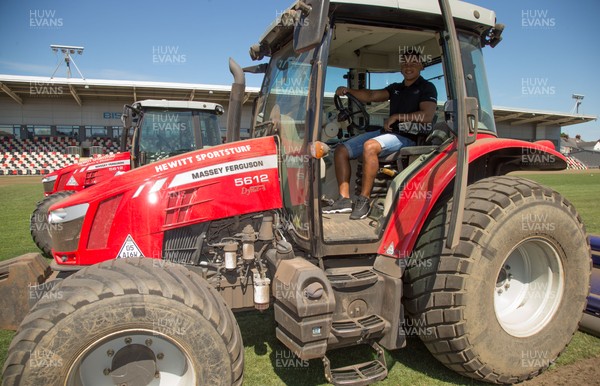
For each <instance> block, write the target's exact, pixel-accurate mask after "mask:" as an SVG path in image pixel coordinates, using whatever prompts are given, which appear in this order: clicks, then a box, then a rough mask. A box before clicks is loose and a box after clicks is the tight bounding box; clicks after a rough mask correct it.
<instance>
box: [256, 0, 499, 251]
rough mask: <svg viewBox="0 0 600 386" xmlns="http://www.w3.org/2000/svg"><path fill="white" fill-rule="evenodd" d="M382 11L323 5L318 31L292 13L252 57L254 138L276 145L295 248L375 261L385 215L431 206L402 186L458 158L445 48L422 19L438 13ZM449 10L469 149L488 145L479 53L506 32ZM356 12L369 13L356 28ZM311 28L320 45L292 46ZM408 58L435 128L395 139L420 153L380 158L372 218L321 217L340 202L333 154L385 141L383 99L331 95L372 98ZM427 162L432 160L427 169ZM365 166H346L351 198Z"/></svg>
mask: <svg viewBox="0 0 600 386" xmlns="http://www.w3.org/2000/svg"><path fill="white" fill-rule="evenodd" d="M333 3H336V4H335V5H333ZM379 3H381V4H379ZM387 3H388V2H385V1H380V2H378V4H377V5H373V4H354V3H352V4H351V3H348V2H340V3H337V2H331V4H332V5H331V6H330V13H329V15H328V18H327V20H326V21H322V22H314V19H313V20H310V19H309V18H311V17H312V18H316V17H319V16H317V15H318V14H319V10H318V9H315V5H314V4H313V9H312V10H311V11H310V13H308V15H306V16H304V14H303V12H304V11H303V10H301V9H297V10H296V9H294V8H291V9H290V10H288V12H285V13H284V14H283V16H282V17H281V20H280V23H279V24H276V25H274V26H272V28H270V29H269V30H268V31H267V33H265V35H264V37H263V39H262V40H261V41H260V43H259V44H257V45H255V46H253V48H252V49H251V55H253V56H254V57H255V58H256V59H259V58H261V57H263V56H270V57H271V58H270V61H269V64H268V66H267V67H266V73H265V78H264V83H263V86H262V88H261V92H260V95H259V96H258V99H257V105H256V106H257V107H256V109H255V116H254V122H253V136H254V137H261V136H268V135H277V137H278V138H279V145H280V152H281V153H282V163H281V174H282V180H281V181H282V193H283V199H284V205H285V209H286V211H287V214H288V218H287V220H288V222H289V223H290V227H291V228H292V229H293V234H294V237H295V238H296V242H297V243H298V244H299V245H304V246H305V247H306V248H307V250H311V252H312V253H314V254H316V255H317V256H319V255H343V254H347V253H357V252H360V253H373V252H376V251H377V250H378V248H380V244H381V240H382V237H383V236H384V230H385V228H386V226H387V224H388V222H389V220H390V214H391V213H392V212H394V210H392V209H394V208H393V207H394V206H398V205H403V201H402V200H399V198H401V196H400V195H401V193H402V191H404V194H409V195H410V198H419V197H421V198H424V199H425V200H431V199H432V198H433V197H432V194H433V192H432V191H433V190H434V189H433V187H429V186H424V185H423V186H420V185H418V184H415V183H414V182H413V185H414V186H412V187H408V188H409V189H408V190H411V192H410V193H407V191H408V190H407V189H405V188H406V187H405V186H404V181H406V180H407V179H408V177H412V176H414V175H415V174H416V173H419V172H423V171H426V170H427V169H428V168H431V167H432V165H434V164H435V163H438V161H439V156H440V154H441V153H443V152H444V150H447V153H449V152H450V150H449V149H453V150H456V146H457V141H456V138H457V125H456V123H457V122H456V111H455V108H456V105H455V103H453V102H452V101H453V100H454V99H456V91H455V89H456V88H457V87H458V83H457V82H459V80H458V79H455V77H454V76H453V75H452V68H451V67H450V66H449V63H448V58H449V52H450V49H451V48H450V46H449V44H448V39H446V38H445V36H446V35H445V34H446V32H445V29H444V24H443V20H442V18H441V17H440V16H439V10H438V9H435V10H428V7H431V5H432V4H433V5H434V6H436V5H437V4H435V3H432V4H430V3H427V4H420V3H414V4H413V5H411V8H414V9H398V8H397V6H396V4H395V3H394V4H393V5H392V4H391V3H390V4H389V5H388V4H387ZM454 10H455V21H456V23H457V28H458V42H459V47H458V49H459V50H460V56H461V57H462V68H463V74H462V75H463V76H462V77H461V80H460V81H461V82H462V79H464V84H465V89H466V95H467V96H468V97H470V98H471V103H472V106H474V107H473V108H472V110H473V111H472V113H470V116H471V117H472V118H471V121H470V123H469V124H470V125H471V127H470V129H469V134H468V135H469V136H470V137H471V139H472V140H474V136H475V133H479V135H480V136H481V137H482V138H483V137H490V138H492V137H496V128H495V124H494V118H493V110H492V104H491V99H490V93H489V89H488V85H487V80H486V75H485V68H484V62H483V56H482V52H481V51H482V48H483V47H484V46H485V45H486V44H489V43H490V41H492V40H491V39H495V40H493V41H494V44H495V43H496V41H497V40H498V35H499V33H500V32H501V28H502V27H501V26H496V25H495V15H494V13H493V12H492V11H489V10H485V9H483V8H479V7H476V6H472V5H469V7H468V8H467V7H465V6H463V4H461V3H457V4H456V5H455V6H454ZM428 11H430V12H431V13H428ZM434 12H435V13H437V15H434V14H433V13H434ZM323 15H325V14H323ZM323 15H321V16H322V17H326V16H323ZM357 15H368V16H364V17H363V16H361V17H360V18H358V19H357ZM309 21H311V22H313V23H314V24H311V23H309ZM314 25H320V26H324V31H323V38H322V39H321V40H319V41H317V39H314V41H313V42H312V43H313V44H312V45H310V47H309V46H307V47H299V45H300V44H302V41H300V40H299V39H301V38H302V36H307V35H309V34H311V33H312V32H314V31H313V29H315V27H314ZM318 32H319V31H317V34H318ZM303 34H304V35H303ZM408 52H411V53H413V54H415V55H416V56H417V57H418V60H419V62H420V63H421V64H422V67H423V69H422V71H421V74H420V75H421V77H423V78H424V79H425V80H427V81H429V82H432V83H433V85H434V86H435V88H436V89H437V95H438V101H437V102H438V109H437V113H436V116H435V118H434V120H433V121H431V122H427V123H417V122H415V123H410V124H409V123H407V124H403V126H404V127H403V130H406V131H408V132H410V133H411V134H416V135H417V137H418V139H419V140H418V141H417V145H420V146H413V147H408V148H403V149H401V150H400V151H398V152H397V153H394V154H391V155H388V156H386V157H382V158H381V159H380V169H379V170H380V172H379V174H378V176H377V178H376V180H375V186H374V189H373V191H372V194H371V199H372V204H371V205H372V207H373V210H372V212H371V214H370V216H369V217H367V218H365V219H363V220H358V221H349V220H348V214H326V215H322V214H321V210H322V207H323V206H324V205H327V204H326V199H327V198H328V197H329V198H336V197H337V196H338V186H337V180H336V174H335V168H334V164H333V152H334V150H335V148H336V147H337V146H341V144H342V143H343V142H344V141H347V140H348V139H350V138H352V137H354V136H357V135H360V134H362V133H364V132H366V131H381V132H383V124H384V121H385V119H386V118H388V117H389V116H390V102H389V101H385V102H378V103H370V104H368V105H363V104H362V103H360V101H358V100H357V99H356V98H352V96H351V95H350V97H346V96H345V97H341V98H340V97H339V96H336V95H335V91H336V88H338V87H339V86H345V87H348V88H353V89H370V90H378V89H384V88H386V87H387V86H389V85H391V84H393V83H400V82H402V80H403V76H402V74H401V72H400V70H401V66H402V64H403V60H405V58H404V54H405V53H408ZM327 153H329V155H327ZM435 159H437V160H438V161H436V162H434V163H432V162H431V161H433V160H435ZM361 163H362V160H361V159H356V160H353V161H351V167H352V175H353V177H352V178H351V191H356V192H357V194H358V191H359V190H360V185H361V171H362V165H361ZM409 163H410V165H409ZM413 190H414V191H413ZM438 193H441V192H438ZM428 196H429V197H428ZM324 198H325V200H324ZM407 198H409V197H407ZM405 203H406V204H407V203H408V200H406V202H405ZM423 205H424V207H427V205H426V204H425V203H424V204H423ZM422 215H423V214H421V216H422ZM314 235H316V236H317V237H316V238H315V237H313V236H314ZM315 241H316V242H315ZM388 245H389V244H388ZM392 249H394V248H392ZM394 253H397V251H396V252H394Z"/></svg>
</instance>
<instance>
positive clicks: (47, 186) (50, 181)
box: [42, 174, 58, 194]
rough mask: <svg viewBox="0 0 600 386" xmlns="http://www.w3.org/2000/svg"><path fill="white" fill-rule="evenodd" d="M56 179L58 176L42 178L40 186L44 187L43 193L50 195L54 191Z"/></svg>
mask: <svg viewBox="0 0 600 386" xmlns="http://www.w3.org/2000/svg"><path fill="white" fill-rule="evenodd" d="M57 178H58V174H55V175H53V176H49V177H44V178H42V186H43V187H44V193H46V194H50V193H52V192H53V191H54V183H55V182H56V179H57Z"/></svg>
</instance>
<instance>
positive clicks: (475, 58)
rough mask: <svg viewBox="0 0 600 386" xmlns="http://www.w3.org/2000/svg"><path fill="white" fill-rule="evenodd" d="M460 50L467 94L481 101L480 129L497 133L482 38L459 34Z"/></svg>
mask: <svg viewBox="0 0 600 386" xmlns="http://www.w3.org/2000/svg"><path fill="white" fill-rule="evenodd" d="M458 40H459V41H460V51H461V54H462V55H461V56H462V62H463V67H464V72H465V84H466V87H467V95H468V96H470V97H475V98H477V100H478V101H479V126H478V129H479V130H485V131H490V132H492V133H496V123H495V121H494V111H493V108H492V99H491V98H490V90H489V88H488V83H487V77H486V74H485V66H484V63H483V53H482V52H481V39H480V38H479V36H476V35H468V34H459V36H458Z"/></svg>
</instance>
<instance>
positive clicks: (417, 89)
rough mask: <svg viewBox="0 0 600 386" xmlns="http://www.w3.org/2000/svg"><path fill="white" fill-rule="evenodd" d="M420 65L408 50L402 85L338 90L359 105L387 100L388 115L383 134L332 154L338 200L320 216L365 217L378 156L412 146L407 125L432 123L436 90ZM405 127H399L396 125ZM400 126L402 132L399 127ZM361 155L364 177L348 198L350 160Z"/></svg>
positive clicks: (361, 137) (374, 134)
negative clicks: (352, 194) (357, 191)
mask: <svg viewBox="0 0 600 386" xmlns="http://www.w3.org/2000/svg"><path fill="white" fill-rule="evenodd" d="M422 70H423V63H421V61H420V55H418V54H417V53H415V52H413V51H408V52H406V53H404V54H403V55H402V56H401V63H400V72H401V73H402V75H403V76H404V80H403V81H402V82H401V83H392V84H391V85H389V86H388V87H386V88H384V89H381V90H368V89H362V90H355V89H349V88H347V87H338V88H337V90H336V94H337V95H339V96H344V95H346V94H351V95H353V96H354V97H356V98H357V99H358V100H359V101H361V102H362V103H369V102H384V101H387V100H389V101H390V116H389V118H387V119H386V120H385V122H384V124H383V130H382V131H372V132H365V133H363V134H361V135H358V136H356V137H353V138H351V139H349V140H347V141H345V142H344V143H342V144H341V145H339V146H337V148H336V149H335V153H334V163H335V175H336V178H337V182H338V188H339V197H338V198H337V200H335V201H334V202H333V204H331V205H330V206H326V207H324V208H323V213H348V212H352V213H351V214H350V219H351V220H359V219H363V218H365V217H367V216H368V215H369V213H370V211H371V204H370V200H369V196H370V194H371V189H372V188H373V182H374V180H375V176H376V174H377V171H378V169H379V160H378V157H379V156H386V155H388V154H391V153H393V152H396V151H398V150H399V149H400V148H402V147H406V146H414V145H415V143H416V139H417V136H418V134H413V133H409V132H408V131H405V129H404V127H407V126H410V123H417V124H420V126H422V125H423V124H431V123H432V121H433V118H434V116H435V112H436V107H437V90H436V88H435V86H434V85H433V83H431V82H429V81H427V80H425V79H424V78H423V77H422V76H421V71H422ZM404 122H406V123H408V125H399V123H404ZM400 126H401V127H402V129H401V128H400ZM361 155H362V156H363V176H362V187H361V192H360V195H359V196H358V197H357V198H356V201H355V202H352V200H351V199H350V175H351V166H350V160H351V159H356V158H358V157H360V156H361Z"/></svg>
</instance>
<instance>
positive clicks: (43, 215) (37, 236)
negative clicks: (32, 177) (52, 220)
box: [29, 190, 76, 257]
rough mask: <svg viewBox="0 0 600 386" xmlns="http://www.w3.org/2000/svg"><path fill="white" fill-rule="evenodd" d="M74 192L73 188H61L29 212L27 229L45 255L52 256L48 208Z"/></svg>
mask: <svg viewBox="0 0 600 386" xmlns="http://www.w3.org/2000/svg"><path fill="white" fill-rule="evenodd" d="M74 193H76V192H75V191H74V190H63V191H61V192H57V193H54V194H52V195H50V196H48V197H44V199H43V200H41V201H39V202H38V203H37V206H36V208H35V210H34V211H33V213H32V214H31V219H30V224H29V229H30V231H31V237H32V238H33V242H34V243H35V245H37V247H38V248H39V249H40V250H41V251H42V253H43V254H44V255H45V256H46V257H52V245H51V244H52V237H51V236H50V224H49V223H48V209H49V208H50V207H51V206H52V205H54V204H56V203H57V202H59V201H62V200H64V199H65V198H67V197H69V196H71V195H72V194H74Z"/></svg>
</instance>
